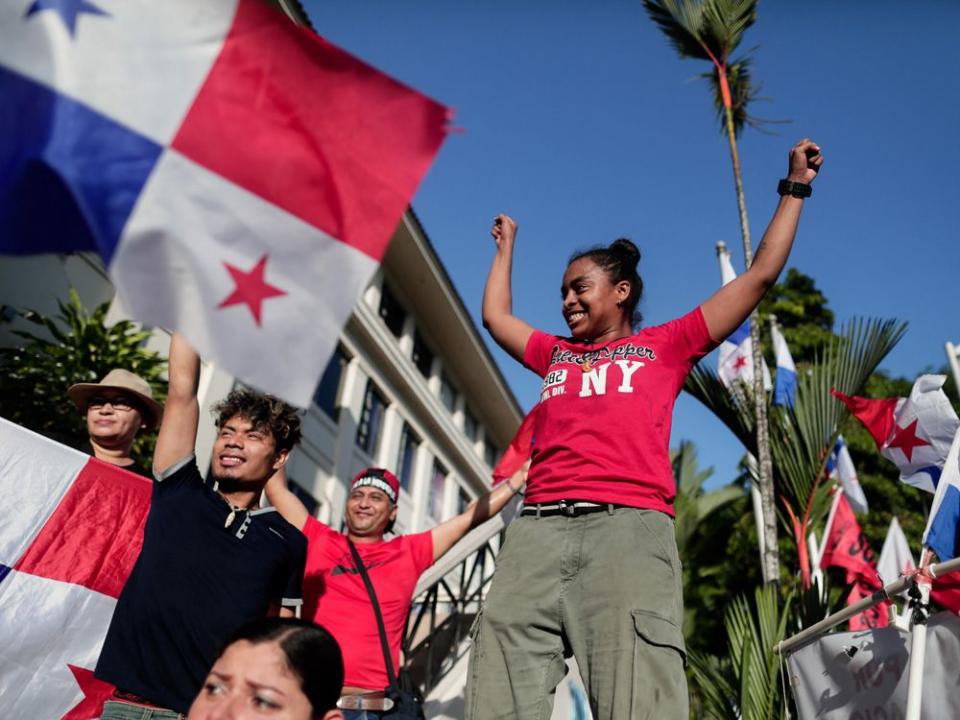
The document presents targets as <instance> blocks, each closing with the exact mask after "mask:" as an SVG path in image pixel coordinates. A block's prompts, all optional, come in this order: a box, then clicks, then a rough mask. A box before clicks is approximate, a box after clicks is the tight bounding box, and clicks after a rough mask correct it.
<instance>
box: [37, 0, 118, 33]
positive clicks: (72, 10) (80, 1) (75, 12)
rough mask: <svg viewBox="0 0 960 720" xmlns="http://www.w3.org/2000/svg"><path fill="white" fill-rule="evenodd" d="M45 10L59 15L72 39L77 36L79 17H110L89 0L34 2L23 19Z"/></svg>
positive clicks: (41, 0) (43, 0)
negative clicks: (82, 15) (85, 14)
mask: <svg viewBox="0 0 960 720" xmlns="http://www.w3.org/2000/svg"><path fill="white" fill-rule="evenodd" d="M44 10H53V11H54V12H55V13H57V14H58V15H59V16H60V19H61V20H63V24H64V25H66V26H67V31H68V32H69V33H70V36H71V37H73V36H74V35H76V34H77V17H78V16H79V15H81V14H82V13H87V14H89V15H104V16H106V17H110V13H107V12H104V11H103V10H101V9H100V8H98V7H97V6H96V5H94V4H93V3H91V2H87V0H34V3H33V5H31V6H30V7H29V8H27V12H26V14H25V15H24V16H23V17H24V18H28V17H30V16H31V15H34V14H36V13H38V12H42V11H44Z"/></svg>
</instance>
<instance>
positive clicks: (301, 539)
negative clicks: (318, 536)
mask: <svg viewBox="0 0 960 720" xmlns="http://www.w3.org/2000/svg"><path fill="white" fill-rule="evenodd" d="M250 515H251V516H253V517H258V518H260V519H262V520H263V522H264V523H265V524H266V526H267V528H268V530H272V531H273V532H275V533H276V534H277V535H279V536H280V538H281V539H283V540H284V541H285V542H287V543H289V544H290V545H292V546H293V547H294V548H304V549H306V547H307V537H306V535H304V534H303V533H302V532H301V531H300V530H298V529H297V528H296V527H294V526H293V525H291V524H290V523H289V522H287V520H286V519H285V518H284V517H283V516H282V515H281V514H280V513H279V512H277V510H276V508H272V507H266V508H260V509H259V510H252V511H251V512H250Z"/></svg>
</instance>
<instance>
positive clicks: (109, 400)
mask: <svg viewBox="0 0 960 720" xmlns="http://www.w3.org/2000/svg"><path fill="white" fill-rule="evenodd" d="M104 405H110V407H112V408H113V409H114V410H119V411H120V412H127V411H129V410H134V409H136V407H137V406H136V405H135V404H134V403H133V401H131V400H130V399H129V398H125V397H103V396H102V395H94V396H93V397H92V398H90V401H89V402H88V403H87V408H88V409H89V410H99V409H100V408H102V407H103V406H104Z"/></svg>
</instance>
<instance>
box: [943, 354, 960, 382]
mask: <svg viewBox="0 0 960 720" xmlns="http://www.w3.org/2000/svg"><path fill="white" fill-rule="evenodd" d="M945 348H946V350H947V360H948V361H949V362H950V370H951V371H952V372H953V382H954V383H955V384H956V386H957V392H958V393H960V360H958V358H960V346H957V345H954V344H953V343H952V342H947V343H946V345H945Z"/></svg>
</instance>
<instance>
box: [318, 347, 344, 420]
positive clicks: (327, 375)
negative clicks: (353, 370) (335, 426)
mask: <svg viewBox="0 0 960 720" xmlns="http://www.w3.org/2000/svg"><path fill="white" fill-rule="evenodd" d="M346 366H347V356H346V355H344V353H343V351H342V350H341V349H340V348H337V349H336V350H334V352H333V357H331V358H330V362H329V363H327V367H326V369H325V370H324V371H323V376H322V377H321V378H320V384H319V385H317V391H316V392H315V393H314V394H313V402H315V403H316V404H317V407H319V408H320V409H321V410H323V411H324V412H325V413H326V414H327V415H329V416H330V417H331V418H333V419H334V420H336V419H337V413H338V411H339V407H338V406H337V401H338V400H339V399H340V398H339V395H340V383H341V381H342V380H343V369H344V368H345V367H346Z"/></svg>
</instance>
